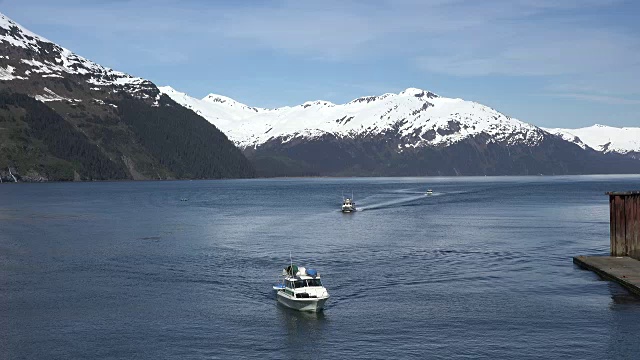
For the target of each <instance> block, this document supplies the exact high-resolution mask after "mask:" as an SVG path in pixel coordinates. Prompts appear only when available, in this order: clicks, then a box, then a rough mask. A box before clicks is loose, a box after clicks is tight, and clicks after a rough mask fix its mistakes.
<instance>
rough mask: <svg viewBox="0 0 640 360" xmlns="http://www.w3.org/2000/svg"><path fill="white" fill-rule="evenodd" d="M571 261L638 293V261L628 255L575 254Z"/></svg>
mask: <svg viewBox="0 0 640 360" xmlns="http://www.w3.org/2000/svg"><path fill="white" fill-rule="evenodd" d="M573 263H574V264H576V265H578V266H580V267H582V268H584V269H587V270H591V271H593V272H595V273H596V274H598V275H600V276H602V277H603V278H605V279H608V280H612V281H615V282H617V283H618V284H620V285H622V286H624V287H625V288H627V289H628V290H629V291H631V292H633V293H635V294H636V295H640V261H639V260H636V259H633V258H630V257H628V256H576V257H574V258H573Z"/></svg>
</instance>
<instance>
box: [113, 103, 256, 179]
mask: <svg viewBox="0 0 640 360" xmlns="http://www.w3.org/2000/svg"><path fill="white" fill-rule="evenodd" d="M118 110H119V115H120V118H121V119H122V121H124V122H125V123H126V124H127V125H129V126H130V127H131V128H132V129H133V132H134V133H135V134H136V136H137V137H138V140H139V141H140V143H142V145H144V147H145V148H147V149H148V150H149V152H150V153H151V154H152V155H153V156H154V157H155V158H156V159H158V160H159V162H160V164H162V165H163V166H165V167H167V168H168V169H169V170H170V171H172V172H173V173H175V174H178V177H180V178H189V179H209V178H215V179H219V178H229V177H253V176H254V175H255V171H254V169H253V167H252V165H251V163H250V162H249V161H248V160H247V159H246V158H245V157H244V155H242V152H241V151H240V150H239V149H238V148H236V147H235V146H234V145H233V143H232V142H231V141H230V140H229V139H227V136H226V135H225V134H224V133H222V132H221V131H220V130H218V129H217V128H216V127H215V126H213V125H211V124H210V123H209V122H208V121H206V120H205V119H204V118H202V117H200V116H199V115H197V114H196V113H194V112H193V111H191V110H189V109H186V108H184V107H182V106H180V105H178V104H177V103H175V102H174V101H173V100H171V99H170V98H169V97H168V96H166V95H162V97H161V99H160V100H159V106H150V105H148V104H146V103H143V102H141V101H138V100H136V99H125V100H122V101H120V102H119V103H118Z"/></svg>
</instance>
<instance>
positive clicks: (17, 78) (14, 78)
mask: <svg viewBox="0 0 640 360" xmlns="http://www.w3.org/2000/svg"><path fill="white" fill-rule="evenodd" d="M0 90H4V91H6V92H9V93H16V94H26V95H29V96H30V97H32V98H34V99H36V100H38V101H40V102H41V103H43V104H45V105H46V106H47V107H49V108H50V109H52V110H53V111H55V112H56V113H57V114H59V115H60V116H61V118H62V119H63V120H64V121H66V122H67V123H68V124H69V125H71V126H72V128H73V129H75V130H76V131H77V132H78V133H79V134H81V135H82V136H84V137H85V138H86V141H87V142H88V143H89V144H91V145H92V146H93V147H95V148H96V149H98V151H100V152H101V153H102V154H103V156H104V157H105V158H106V159H108V161H110V162H111V163H112V165H110V166H109V168H110V167H114V168H117V169H119V170H118V171H117V172H116V173H110V172H105V173H98V174H94V173H90V172H86V171H85V170H86V169H84V168H81V167H79V165H78V163H77V162H69V163H67V165H66V166H67V169H66V170H65V173H66V174H68V173H69V172H70V171H71V172H72V173H73V172H76V173H78V175H79V176H76V178H80V179H88V180H89V179H120V178H127V179H158V178H160V179H168V178H220V177H251V176H253V175H254V174H255V172H254V170H253V167H252V165H251V164H250V163H249V161H248V160H247V159H246V158H245V157H244V155H242V153H241V152H240V151H239V150H238V149H237V148H236V147H235V146H234V145H233V143H232V142H230V141H229V140H228V138H227V137H226V136H225V135H224V134H223V133H222V132H220V131H219V130H218V129H216V128H215V127H214V126H212V125H211V124H210V123H209V122H207V121H206V120H205V119H203V118H202V117H200V116H198V115H196V114H194V113H193V112H192V111H189V110H187V109H185V108H184V107H182V106H180V105H179V104H177V103H176V102H174V101H173V100H171V99H170V98H169V97H167V96H164V95H162V94H161V93H160V91H159V90H158V88H157V87H156V86H155V85H154V84H153V83H152V82H150V81H148V80H145V79H141V78H138V77H134V76H130V75H128V74H125V73H122V72H119V71H115V70H112V69H109V68H106V67H103V66H101V65H99V64H96V63H94V62H92V61H89V60H87V59H85V58H83V57H81V56H78V55H76V54H74V53H72V52H71V51H69V50H68V49H65V48H63V47H61V46H59V45H57V44H55V43H52V42H51V41H49V40H47V39H45V38H42V37H40V36H38V35H36V34H34V33H32V32H30V31H28V30H27V29H25V28H23V27H22V26H20V25H19V24H17V23H15V22H14V21H12V20H11V19H9V18H8V17H6V16H5V15H2V14H0ZM9 96H11V95H9ZM6 119H7V120H9V119H13V121H14V124H17V122H18V121H19V117H18V118H16V117H8V118H6ZM2 131H3V130H2V129H0V132H2ZM29 134H31V133H29ZM32 140H36V139H32ZM9 145H11V144H9ZM13 145H16V144H15V142H14V143H13ZM13 148H14V149H20V147H15V146H14V147H13ZM40 149H41V151H43V152H44V153H45V154H46V155H47V156H51V157H55V155H54V154H53V152H52V149H51V148H50V146H45V145H43V146H42V147H41V148H40ZM23 152H24V151H23ZM26 155H28V154H17V153H16V154H15V156H14V157H13V158H4V159H2V160H1V161H2V162H0V169H7V170H2V171H6V172H8V168H9V167H11V168H13V169H14V170H13V171H17V172H18V173H19V174H26V173H27V172H30V173H33V174H34V177H39V178H40V179H42V180H66V179H68V178H67V177H58V176H56V175H54V174H53V173H40V172H39V171H42V167H41V166H40V165H42V164H35V165H33V164H31V163H30V165H28V166H27V163H24V160H21V159H24V158H25V156H26ZM32 160H33V159H32ZM25 166H26V167H25ZM69 166H70V168H69ZM106 168H107V167H104V169H106ZM38 169H40V170H38ZM1 174H2V173H0V175H1ZM115 174H118V175H115Z"/></svg>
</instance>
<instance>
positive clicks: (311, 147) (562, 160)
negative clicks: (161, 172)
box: [160, 86, 640, 176]
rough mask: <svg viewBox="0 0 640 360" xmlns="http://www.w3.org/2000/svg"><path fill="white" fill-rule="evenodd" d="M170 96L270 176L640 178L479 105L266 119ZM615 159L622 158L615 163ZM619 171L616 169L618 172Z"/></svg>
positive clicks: (374, 103)
mask: <svg viewBox="0 0 640 360" xmlns="http://www.w3.org/2000/svg"><path fill="white" fill-rule="evenodd" d="M160 91H161V92H163V93H164V94H166V95H168V96H169V97H171V98H172V99H173V100H175V101H176V102H177V103H179V104H182V105H183V106H185V107H187V108H189V109H192V110H193V111H195V112H196V113H197V114H200V115H202V116H203V117H204V118H206V119H207V120H209V121H210V122H211V123H213V124H214V125H216V126H217V127H218V128H220V129H221V130H222V131H224V132H225V133H226V134H227V136H228V137H229V138H230V139H231V140H233V141H234V142H235V143H236V145H238V146H239V147H240V148H241V149H243V150H244V152H245V154H246V155H247V156H248V157H250V159H252V160H253V161H254V164H255V166H256V167H257V168H258V171H259V172H260V173H262V174H263V175H268V176H280V175H287V176H290V175H309V174H314V175H481V174H540V173H542V174H566V173H602V172H629V171H640V163H637V162H636V160H633V161H634V163H633V164H632V165H633V166H635V168H634V167H633V166H630V167H626V168H624V169H622V170H620V169H618V168H617V167H616V166H617V159H613V160H609V163H608V164H607V165H603V164H605V163H606V162H603V159H601V156H602V154H599V153H597V152H596V151H595V150H593V149H591V148H587V147H583V148H580V147H579V146H576V145H575V144H574V143H573V142H569V141H566V140H564V139H563V138H562V137H561V136H558V135H555V134H551V133H549V132H547V131H545V130H543V129H541V128H538V127H536V126H534V125H531V124H527V123H525V122H522V121H519V120H517V119H514V118H511V117H509V116H506V115H504V114H502V113H500V112H499V111H497V110H494V109H492V108H490V107H487V106H484V105H482V104H478V103H476V102H472V101H465V100H462V99H452V98H446V97H442V96H438V95H436V94H435V93H433V92H430V91H427V90H422V89H416V88H409V89H406V90H404V91H402V92H400V93H398V94H391V93H387V94H383V95H379V96H366V97H361V98H358V99H355V100H353V101H350V102H348V103H346V104H333V103H331V102H329V101H322V100H319V101H309V102H305V103H304V104H300V105H297V106H292V107H281V108H276V109H263V108H256V107H251V106H248V105H245V104H242V103H239V102H237V101H235V100H233V99H230V98H228V97H224V96H221V95H215V94H209V95H207V96H206V97H204V98H203V99H196V98H193V97H190V96H189V95H187V94H185V93H182V92H179V91H177V90H175V89H173V88H171V87H168V86H167V87H161V88H160ZM614 158H615V156H614ZM611 164H614V165H611Z"/></svg>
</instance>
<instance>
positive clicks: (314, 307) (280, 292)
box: [273, 264, 329, 312]
mask: <svg viewBox="0 0 640 360" xmlns="http://www.w3.org/2000/svg"><path fill="white" fill-rule="evenodd" d="M282 276H283V279H282V280H281V282H280V283H278V284H277V285H275V286H274V287H273V290H275V291H276V298H277V299H278V302H279V303H280V304H282V305H284V306H286V307H288V308H291V309H294V310H299V311H311V312H318V311H322V309H324V304H325V303H326V302H327V300H328V299H329V293H328V292H327V289H325V287H324V286H322V281H321V280H320V274H318V272H317V271H316V270H314V269H305V268H303V267H300V268H298V267H297V266H296V265H293V264H291V265H289V266H287V267H286V268H285V269H284V270H283V271H282Z"/></svg>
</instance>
